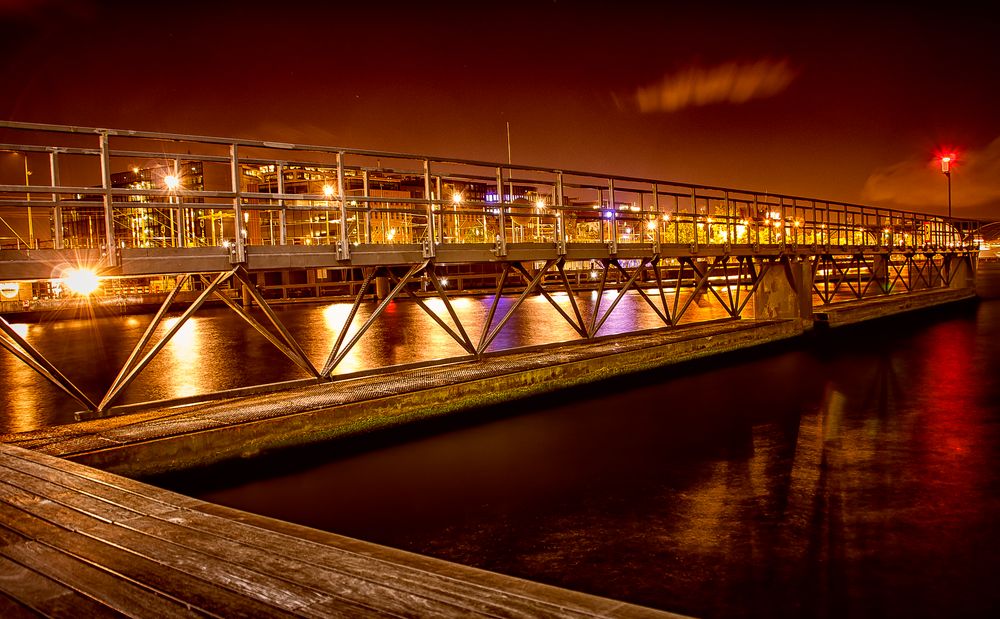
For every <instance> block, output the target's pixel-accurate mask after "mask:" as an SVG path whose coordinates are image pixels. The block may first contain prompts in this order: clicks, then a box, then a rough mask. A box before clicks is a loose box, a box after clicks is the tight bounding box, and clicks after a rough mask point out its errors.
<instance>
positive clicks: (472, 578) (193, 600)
mask: <svg viewBox="0 0 1000 619" xmlns="http://www.w3.org/2000/svg"><path fill="white" fill-rule="evenodd" d="M39 615H41V616H52V617H66V616H72V617H104V616H116V617H117V616H131V617H191V616H216V617H281V616H299V617H365V616H380V617H382V616H393V617H453V616H463V617H467V616H482V617H676V616H677V615H671V614H669V613H664V612H660V611H656V610H652V609H647V608H642V607H639V606H634V605H629V604H624V603H621V602H616V601H613V600H609V599H605V598H599V597H595V596H590V595H586V594H582V593H577V592H573V591H568V590H565V589H559V588H556V587H550V586H547V585H542V584H538V583H533V582H529V581H525V580H520V579H517V578H512V577H508V576H502V575H499V574H494V573H491V572H485V571H482V570H478V569H474V568H470V567H465V566H461V565H457V564H453V563H448V562H446V561H441V560H438V559H433V558H430V557H424V556H420V555H415V554H411V553H407V552H403V551H399V550H394V549H391V548H386V547H384V546H378V545H375V544H371V543H368V542H362V541H359V540H354V539H350V538H345V537H342V536H338V535H334V534H331V533H325V532H322V531H317V530H315V529H310V528H308V527H302V526H299V525H294V524H291V523H286V522H281V521H278V520H273V519H270V518H264V517H261V516H256V515H253V514H248V513H246V512H241V511H238V510H234V509H230V508H225V507H221V506H218V505H213V504H211V503H206V502H204V501H200V500H197V499H193V498H190V497H185V496H183V495H179V494H176V493H173V492H169V491H166V490H163V489H160V488H156V487H153V486H149V485H147V484H144V483H141V482H138V481H134V480H131V479H128V478H125V477H119V476H117V475H114V474H111V473H107V472H104V471H100V470H97V469H93V468H89V467H86V466H83V465H80V464H77V463H73V462H69V461H66V460H62V459H59V458H55V457H52V456H48V455H45V454H41V453H37V452H33V451H28V450H25V449H22V448H19V447H14V446H11V445H3V444H0V616H3V617H22V616H25V617H35V616H39Z"/></svg>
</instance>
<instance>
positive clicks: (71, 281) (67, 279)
mask: <svg viewBox="0 0 1000 619" xmlns="http://www.w3.org/2000/svg"><path fill="white" fill-rule="evenodd" d="M62 281H63V283H64V284H65V285H66V287H67V288H69V289H70V290H72V291H73V292H75V293H77V294H82V295H84V296H87V295H89V294H90V293H92V292H94V291H95V290H97V289H98V287H100V285H101V282H100V280H99V279H98V278H97V273H94V272H93V271H91V270H89V269H68V270H67V271H66V273H65V274H64V275H63V278H62Z"/></svg>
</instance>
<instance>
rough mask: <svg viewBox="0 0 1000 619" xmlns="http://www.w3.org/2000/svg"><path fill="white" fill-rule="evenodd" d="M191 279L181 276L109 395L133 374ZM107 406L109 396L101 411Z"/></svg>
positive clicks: (110, 389)
mask: <svg viewBox="0 0 1000 619" xmlns="http://www.w3.org/2000/svg"><path fill="white" fill-rule="evenodd" d="M189 277H190V276H189V275H187V274H185V275H180V276H178V277H177V281H175V282H174V287H173V289H172V290H171V291H170V293H169V294H168V295H167V298H166V299H164V300H163V303H161V304H160V309H159V310H157V311H156V314H155V315H154V316H153V319H152V320H151V321H150V322H149V324H148V325H147V326H146V331H145V332H144V333H143V334H142V337H140V338H139V341H138V342H136V344H135V346H133V347H132V352H131V354H129V357H128V359H127V360H126V361H125V365H123V366H122V369H121V370H119V372H118V375H117V376H115V379H114V381H112V382H111V386H110V387H108V391H107V393H112V392H114V391H116V390H117V388H118V385H120V384H121V382H122V380H124V378H125V377H126V376H127V375H128V373H129V372H131V371H132V369H133V368H134V367H135V365H136V363H137V362H138V360H139V355H141V354H142V351H143V350H145V349H146V346H147V345H148V344H149V342H150V340H152V339H153V333H155V332H156V329H157V328H158V327H159V326H160V323H161V322H162V321H163V318H164V317H165V316H166V315H167V311H169V309H170V306H171V305H172V304H173V302H174V299H175V298H176V297H177V294H178V293H179V292H180V291H181V288H183V287H184V284H185V283H186V282H187V281H188V279H189ZM106 404H107V396H106V395H105V399H104V400H102V401H101V405H100V407H101V410H103V409H104V406H105V405H106Z"/></svg>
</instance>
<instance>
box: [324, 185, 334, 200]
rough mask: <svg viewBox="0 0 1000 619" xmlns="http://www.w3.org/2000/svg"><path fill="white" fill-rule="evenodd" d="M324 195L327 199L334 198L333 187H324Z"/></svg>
mask: <svg viewBox="0 0 1000 619" xmlns="http://www.w3.org/2000/svg"><path fill="white" fill-rule="evenodd" d="M323 195H324V196H326V197H327V198H329V197H331V196H333V185H323Z"/></svg>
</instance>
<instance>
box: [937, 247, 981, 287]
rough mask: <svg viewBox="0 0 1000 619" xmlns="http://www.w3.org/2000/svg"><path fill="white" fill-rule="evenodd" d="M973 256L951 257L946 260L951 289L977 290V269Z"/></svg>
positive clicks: (945, 264)
mask: <svg viewBox="0 0 1000 619" xmlns="http://www.w3.org/2000/svg"><path fill="white" fill-rule="evenodd" d="M972 260H973V259H972V257H971V256H960V255H951V256H946V257H945V259H944V268H945V270H946V271H945V272H946V273H947V274H948V275H947V277H948V281H949V282H950V284H949V286H948V287H949V288H956V289H960V288H975V287H976V269H975V266H974V265H973V262H972Z"/></svg>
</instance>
